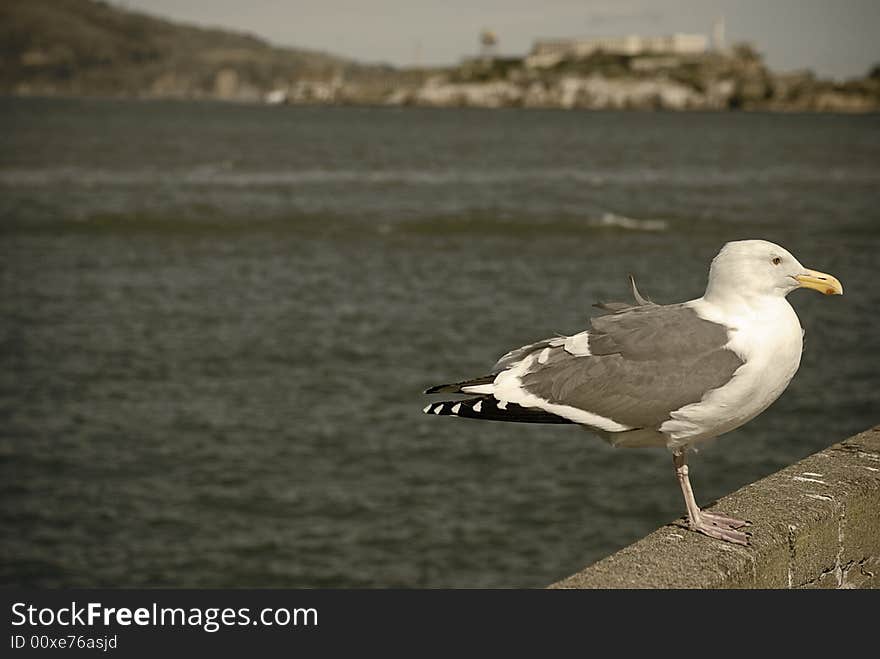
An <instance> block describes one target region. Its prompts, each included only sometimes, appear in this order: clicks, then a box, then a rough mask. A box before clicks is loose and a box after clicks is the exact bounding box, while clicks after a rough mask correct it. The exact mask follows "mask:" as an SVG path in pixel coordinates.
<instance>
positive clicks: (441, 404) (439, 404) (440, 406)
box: [434, 403, 443, 414]
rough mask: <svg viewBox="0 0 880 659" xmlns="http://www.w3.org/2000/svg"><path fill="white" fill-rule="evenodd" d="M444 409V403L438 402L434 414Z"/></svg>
mask: <svg viewBox="0 0 880 659" xmlns="http://www.w3.org/2000/svg"><path fill="white" fill-rule="evenodd" d="M442 411H443V403H438V404H437V407H435V408H434V414H440V412H442Z"/></svg>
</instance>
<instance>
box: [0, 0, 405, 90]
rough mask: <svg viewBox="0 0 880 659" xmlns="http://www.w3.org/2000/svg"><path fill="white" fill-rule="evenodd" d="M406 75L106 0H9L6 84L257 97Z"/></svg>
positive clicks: (0, 44) (3, 9)
mask: <svg viewBox="0 0 880 659" xmlns="http://www.w3.org/2000/svg"><path fill="white" fill-rule="evenodd" d="M400 75H401V74H399V73H397V72H396V71H395V70H394V69H393V68H391V67H386V66H370V65H362V64H358V63H356V62H353V61H351V60H347V59H343V58H341V57H335V56H332V55H328V54H324V53H319V52H313V51H307V50H297V49H290V48H277V47H274V46H272V45H270V44H268V43H266V42H265V41H262V40H261V39H258V38H256V37H253V36H250V35H246V34H241V33H235V32H228V31H224V30H213V29H203V28H198V27H192V26H187V25H180V24H177V23H172V22H170V21H166V20H163V19H160V18H156V17H153V16H149V15H146V14H141V13H136V12H131V11H126V10H123V9H120V8H118V7H115V6H113V5H110V4H108V3H106V2H100V1H99V0H2V3H0V92H2V93H7V94H8V93H13V94H64V95H110V96H162V97H217V98H229V99H241V100H256V99H257V98H261V97H262V96H263V95H264V94H265V93H266V92H268V91H270V90H272V89H276V88H283V89H286V88H289V86H290V85H291V84H292V83H296V82H306V83H309V82H319V81H329V80H337V81H340V80H343V81H345V82H346V83H348V82H359V83H363V84H371V83H372V84H380V85H381V84H383V83H384V84H387V83H390V82H392V81H396V80H397V78H399V77H400Z"/></svg>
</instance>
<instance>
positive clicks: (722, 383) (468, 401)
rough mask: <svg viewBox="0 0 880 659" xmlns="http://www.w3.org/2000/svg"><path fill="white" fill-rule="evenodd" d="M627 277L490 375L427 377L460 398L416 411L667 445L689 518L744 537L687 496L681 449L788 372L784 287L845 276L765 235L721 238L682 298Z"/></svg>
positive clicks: (745, 417)
mask: <svg viewBox="0 0 880 659" xmlns="http://www.w3.org/2000/svg"><path fill="white" fill-rule="evenodd" d="M630 283H631V286H632V293H633V297H634V298H635V303H634V304H626V303H620V302H611V303H603V304H596V305H594V306H596V307H598V308H599V309H601V310H602V311H603V312H604V313H603V314H602V315H599V316H597V317H594V318H591V319H590V326H589V329H586V330H584V331H582V332H579V333H577V334H573V335H571V336H561V335H560V336H554V337H552V338H549V339H544V340H542V341H537V342H535V343H531V344H529V345H525V346H522V347H521V348H516V349H515V350H511V351H510V352H508V353H507V354H505V355H504V356H503V357H501V359H499V360H498V362H497V363H496V364H495V366H494V367H493V368H492V370H491V371H490V373H489V374H488V375H485V376H482V377H477V378H472V379H469V380H464V381H461V382H455V383H452V384H442V385H437V386H435V387H431V388H430V389H428V390H426V391H425V393H426V394H439V393H443V394H447V393H449V394H466V395H468V397H467V398H463V399H459V400H446V401H442V402H435V403H431V404H429V405H428V406H427V407H425V408H424V410H423V411H424V412H425V413H426V414H434V415H438V416H457V417H463V418H468V419H485V420H490V421H514V422H520V423H553V424H577V425H580V426H582V427H583V428H585V429H587V430H590V431H592V432H593V433H595V434H597V435H599V436H600V437H601V438H602V439H604V440H606V441H607V442H609V443H610V444H611V445H612V446H615V447H626V448H640V447H666V448H668V449H669V450H670V451H671V452H672V462H673V466H674V468H675V475H676V478H677V480H678V483H679V486H680V487H681V492H682V495H683V496H684V502H685V507H686V509H687V521H688V527H689V528H690V529H691V530H692V531H696V532H699V533H702V534H705V535H707V536H710V537H712V538H717V539H719V540H724V541H727V542H732V543H736V544H741V545H747V544H748V536H749V534H748V533H746V532H745V531H743V530H742V529H743V527H745V526H747V525H748V524H749V522H747V521H744V520H739V519H735V518H733V517H728V516H726V515H723V514H720V513H714V512H712V513H710V512H707V511H705V510H701V509H700V507H699V506H698V505H697V502H696V499H695V497H694V492H693V489H692V488H691V483H690V479H689V476H688V465H687V453H688V450H690V449H691V448H693V447H694V446H696V445H698V444H699V443H701V442H704V441H706V440H708V439H712V438H714V437H718V436H719V435H722V434H724V433H726V432H729V431H731V430H733V429H735V428H738V427H740V426H741V425H743V424H744V423H746V422H747V421H750V420H751V419H753V418H754V417H756V416H757V415H758V414H760V413H761V412H763V411H764V410H766V409H767V407H769V406H770V404H771V403H773V401H775V400H776V399H777V398H778V397H779V396H780V394H782V392H783V391H784V390H785V388H786V387H787V386H788V383H789V382H790V381H791V379H792V377H794V374H795V372H796V371H797V369H798V366H799V365H800V361H801V352H802V350H803V334H804V330H803V329H802V328H801V324H800V321H799V320H798V317H797V314H796V313H795V311H794V309H793V308H792V306H791V305H790V304H789V302H788V300H787V299H786V296H787V295H788V294H789V293H791V292H792V291H793V290H795V289H798V288H811V289H814V290H816V291H819V292H821V293H824V294H825V295H843V286H842V285H841V283H840V281H838V280H837V278H835V277H833V276H832V275H829V274H825V273H823V272H818V271H816V270H810V269H808V268H805V267H804V266H803V265H801V264H800V262H799V261H798V260H797V259H796V258H795V257H794V256H792V255H791V253H789V252H788V251H787V250H785V249H784V248H782V247H780V246H779V245H775V244H773V243H771V242H767V241H765V240H740V241H735V242H729V243H727V244H725V245H724V246H723V247H722V249H721V251H720V252H718V255H717V256H716V257H715V258H714V259H713V260H712V263H711V266H710V268H709V281H708V284H707V286H706V292H705V293H704V294H703V296H702V297H699V298H697V299H695V300H690V301H689V302H682V303H678V304H667V305H660V304H655V303H654V302H651V301H650V300H648V299H646V298H644V297H643V296H642V295H641V294H640V293H639V290H638V288H637V287H636V284H635V280H634V279H632V277H631V278H630Z"/></svg>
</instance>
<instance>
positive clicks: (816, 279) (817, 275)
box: [795, 270, 843, 295]
mask: <svg viewBox="0 0 880 659" xmlns="http://www.w3.org/2000/svg"><path fill="white" fill-rule="evenodd" d="M795 279H797V280H798V282H799V283H800V285H801V286H802V287H803V288H812V289H814V290H817V291H819V292H820V293H824V294H825V295H843V284H841V283H840V281H839V280H838V279H837V277H835V276H833V275H826V274H825V273H824V272H819V271H818V270H805V271H804V272H803V274H800V275H797V276H796V277H795Z"/></svg>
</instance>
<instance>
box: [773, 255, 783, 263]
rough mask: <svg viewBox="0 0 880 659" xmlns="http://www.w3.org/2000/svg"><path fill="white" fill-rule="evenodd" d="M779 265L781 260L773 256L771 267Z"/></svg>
mask: <svg viewBox="0 0 880 659" xmlns="http://www.w3.org/2000/svg"><path fill="white" fill-rule="evenodd" d="M780 263H782V259H781V258H779V257H778V256H774V257H773V265H779V264H780Z"/></svg>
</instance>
